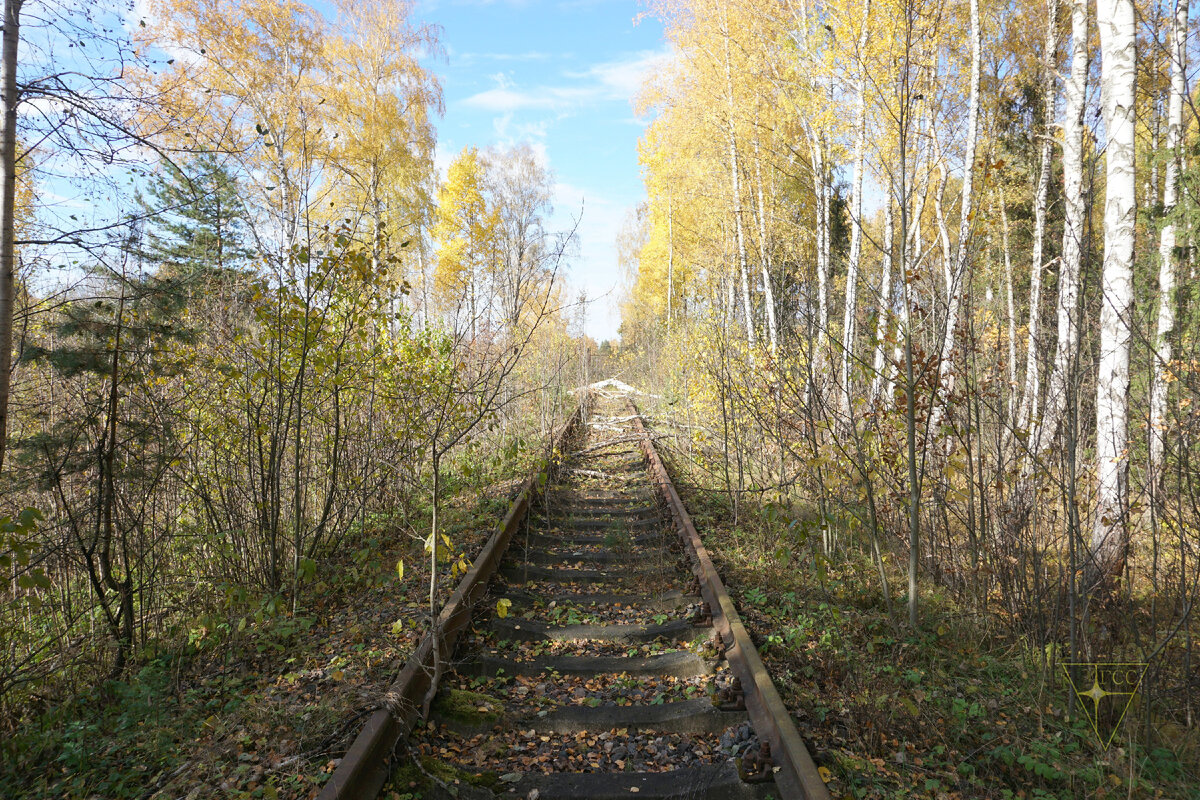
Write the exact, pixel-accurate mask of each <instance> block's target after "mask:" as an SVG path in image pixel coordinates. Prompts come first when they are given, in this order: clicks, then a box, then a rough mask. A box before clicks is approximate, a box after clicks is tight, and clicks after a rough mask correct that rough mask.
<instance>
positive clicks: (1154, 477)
mask: <svg viewBox="0 0 1200 800" xmlns="http://www.w3.org/2000/svg"><path fill="white" fill-rule="evenodd" d="M1187 30H1188V0H1176V5H1175V19H1174V22H1173V24H1172V26H1171V47H1170V55H1171V94H1170V98H1169V99H1168V101H1167V150H1168V151H1169V152H1170V154H1171V158H1170V160H1168V161H1167V168H1166V175H1165V178H1166V180H1165V181H1164V183H1163V213H1164V214H1168V215H1169V214H1170V213H1171V212H1172V211H1173V210H1174V208H1175V204H1176V203H1177V202H1178V200H1179V161H1180V150H1179V146H1180V144H1181V143H1182V141H1183V134H1184V117H1183V104H1184V98H1186V97H1187V96H1188V87H1187V72H1186V67H1187V61H1186V59H1187ZM1158 264H1159V266H1158V326H1157V330H1156V331H1155V340H1154V373H1153V377H1152V379H1151V383H1150V475H1149V476H1147V477H1148V481H1147V483H1148V484H1149V486H1150V488H1151V491H1152V492H1155V493H1157V488H1158V481H1159V477H1160V476H1161V474H1162V457H1163V449H1164V443H1165V438H1166V429H1167V418H1166V417H1167V414H1166V411H1167V370H1168V369H1169V365H1170V361H1171V332H1172V331H1173V330H1174V329H1175V223H1174V222H1173V221H1171V220H1170V219H1168V220H1167V222H1166V224H1165V225H1163V229H1162V232H1161V234H1160V235H1159V240H1158Z"/></svg>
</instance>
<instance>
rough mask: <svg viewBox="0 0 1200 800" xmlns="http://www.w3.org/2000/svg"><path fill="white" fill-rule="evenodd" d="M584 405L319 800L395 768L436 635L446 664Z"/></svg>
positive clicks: (346, 797) (367, 794) (340, 796)
mask: <svg viewBox="0 0 1200 800" xmlns="http://www.w3.org/2000/svg"><path fill="white" fill-rule="evenodd" d="M583 409H584V400H583V398H581V399H580V404H579V406H578V407H576V409H575V411H574V413H572V414H571V416H570V417H569V418H568V419H567V422H566V423H565V424H564V425H563V427H562V429H561V430H560V431H559V432H558V435H557V436H555V437H554V438H553V439H552V440H551V442H552V443H551V449H550V455H549V458H548V459H547V466H546V468H545V469H546V471H547V474H546V479H545V481H544V482H541V481H539V480H538V478H539V473H541V472H542V470H541V469H539V468H534V470H533V471H532V472H530V474H529V476H528V477H527V478H526V479H525V481H524V483H523V484H522V485H521V491H520V492H519V493H518V494H517V497H516V499H515V500H514V501H513V503H512V506H510V507H509V509H508V513H507V514H505V515H504V519H503V520H501V522H500V524H499V525H498V526H497V528H496V530H495V532H493V533H492V535H491V537H489V538H488V541H487V544H485V545H484V547H483V550H482V551H481V552H480V553H479V555H478V556H477V557H476V558H475V561H474V563H473V564H472V565H471V568H470V569H469V570H468V571H467V574H466V575H465V576H463V579H462V580H461V581H460V582H459V584H458V586H457V588H455V590H454V594H452V595H451V596H450V599H449V600H447V601H446V604H445V605H444V606H443V607H442V611H441V613H440V614H439V615H438V622H437V626H436V628H434V630H432V631H430V632H429V633H427V634H425V636H424V637H423V638H422V639H421V642H420V644H419V645H418V646H417V649H416V650H415V651H414V652H413V653H412V655H410V656H409V658H408V661H407V662H405V664H404V668H403V669H402V670H401V671H400V675H399V677H397V678H396V680H395V681H394V682H393V683H392V685H391V686H390V687H388V690H387V691H386V692H385V693H384V695H383V697H382V698H381V699H380V705H381V706H382V707H381V708H379V709H377V710H376V711H375V712H374V713H373V714H371V716H370V718H369V719H368V720H367V722H366V724H365V725H364V726H363V728H362V730H361V731H360V732H359V734H358V736H357V737H356V738H355V739H354V742H353V744H351V745H350V749H349V750H348V751H346V755H345V756H343V758H342V760H341V763H339V764H338V766H337V768H336V769H335V770H334V772H333V774H332V775H331V776H330V778H329V780H328V781H327V782H326V783H325V786H324V787H323V788H322V789H321V793H320V794H319V795H318V796H317V800H350V798H354V799H355V800H359V799H360V798H361V799H363V800H367V799H369V798H373V797H375V796H376V795H378V794H379V790H380V789H381V788H383V784H384V783H385V782H386V781H387V778H388V774H389V773H390V770H391V755H392V752H393V751H394V750H395V747H396V744H397V742H399V741H400V740H401V739H402V738H403V737H405V736H407V735H408V734H409V733H410V732H411V731H412V729H413V726H414V725H415V724H416V721H417V718H418V717H419V715H420V712H421V706H422V702H423V700H424V698H425V696H426V694H427V693H428V692H429V689H430V686H431V684H432V683H433V680H434V677H435V676H434V673H435V669H434V666H435V662H434V658H433V656H434V647H435V639H436V647H437V648H438V649H437V654H438V660H439V662H440V663H442V664H445V663H446V662H447V661H448V660H449V658H450V656H451V655H452V654H453V652H454V644H455V642H456V641H457V640H458V636H459V634H460V633H461V632H462V631H463V629H464V628H466V627H467V625H468V624H469V623H470V621H471V611H472V608H473V607H474V606H475V604H476V603H478V602H479V600H480V599H481V598H482V597H483V595H484V594H485V593H486V592H487V588H488V582H489V581H490V580H491V578H492V576H493V575H495V574H496V570H497V569H498V568H499V566H500V561H501V559H502V558H503V557H504V553H505V551H506V550H507V549H508V545H509V542H510V541H512V537H513V534H514V533H515V532H516V530H517V527H518V526H519V525H520V523H521V522H522V521H523V520H524V519H525V516H526V514H527V513H528V512H529V507H530V504H531V502H532V500H533V498H534V497H535V496H536V495H537V493H538V492H539V491H540V490H541V489H542V488H543V486H544V485H548V484H549V480H550V470H552V469H553V468H554V466H555V465H556V462H557V461H558V460H559V459H560V458H561V455H562V454H563V453H564V452H565V450H564V444H565V443H566V441H567V439H568V438H569V437H570V435H571V434H572V433H573V432H574V431H575V430H576V429H577V428H578V427H579V425H580V422H581V421H582V419H583ZM435 634H436V636H435Z"/></svg>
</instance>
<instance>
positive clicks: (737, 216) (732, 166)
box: [725, 27, 754, 348]
mask: <svg viewBox="0 0 1200 800" xmlns="http://www.w3.org/2000/svg"><path fill="white" fill-rule="evenodd" d="M725 87H726V90H727V91H728V93H729V94H728V96H729V121H728V122H729V131H728V137H729V186H730V191H731V192H733V224H734V228H735V231H734V233H735V236H736V241H737V258H738V272H739V274H740V275H741V279H742V313H744V314H745V315H746V341H747V342H749V343H750V347H751V348H753V347H754V314H753V312H752V309H751V305H750V278H749V276H748V275H747V274H746V233H745V230H744V229H743V226H742V189H741V176H740V175H739V171H738V153H737V133H736V130H735V125H734V114H735V111H736V108H735V104H734V99H733V70H732V67H731V65H730V62H729V29H728V27H726V29H725Z"/></svg>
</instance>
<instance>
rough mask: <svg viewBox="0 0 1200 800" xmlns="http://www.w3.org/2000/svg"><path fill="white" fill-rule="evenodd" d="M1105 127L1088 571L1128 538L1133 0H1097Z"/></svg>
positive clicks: (1102, 568)
mask: <svg viewBox="0 0 1200 800" xmlns="http://www.w3.org/2000/svg"><path fill="white" fill-rule="evenodd" d="M1096 20H1097V22H1098V23H1099V27H1100V53H1101V60H1102V63H1103V69H1102V72H1101V91H1102V106H1103V111H1104V127H1105V131H1106V139H1107V146H1106V148H1105V149H1106V158H1105V161H1106V164H1105V175H1106V184H1105V185H1106V189H1105V197H1104V267H1103V271H1102V273H1101V278H1100V285H1101V304H1100V305H1101V308H1100V361H1099V365H1098V370H1097V374H1096V509H1095V518H1094V524H1093V528H1092V542H1091V557H1092V563H1091V567H1092V576H1093V577H1094V578H1110V577H1113V576H1115V575H1118V574H1120V572H1121V571H1122V570H1123V569H1124V565H1125V553H1126V548H1127V546H1128V539H1127V528H1126V521H1125V512H1126V509H1127V500H1128V472H1129V455H1128V452H1127V447H1128V435H1129V431H1128V412H1129V408H1128V403H1129V396H1128V393H1129V349H1130V340H1131V338H1132V331H1131V322H1132V320H1131V318H1130V314H1131V312H1132V310H1133V249H1134V236H1135V225H1136V222H1137V218H1136V217H1137V199H1136V198H1137V180H1136V174H1135V160H1134V157H1135V150H1134V140H1135V135H1136V126H1135V113H1136V106H1135V89H1136V83H1137V73H1136V68H1137V49H1136V47H1137V45H1136V42H1137V23H1136V20H1135V17H1134V5H1133V0H1097V3H1096Z"/></svg>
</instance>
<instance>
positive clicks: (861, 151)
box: [840, 0, 871, 420]
mask: <svg viewBox="0 0 1200 800" xmlns="http://www.w3.org/2000/svg"><path fill="white" fill-rule="evenodd" d="M870 16H871V0H863V18H862V23H861V24H862V32H861V33H860V34H859V37H858V52H859V57H860V60H859V66H858V80H857V82H856V85H855V87H854V88H855V109H854V111H855V118H854V128H855V139H854V176H853V178H852V179H851V181H852V182H851V187H850V191H851V197H850V217H851V225H852V227H851V229H850V257H849V258H848V259H847V262H846V308H845V313H844V314H843V315H842V370H841V380H840V383H841V393H842V418H843V419H846V420H849V418H850V405H851V404H850V356H851V354H852V353H853V352H854V339H855V335H856V333H857V331H856V330H855V328H856V324H857V318H856V316H855V314H856V312H857V311H858V265H859V261H860V259H861V258H862V236H863V231H862V207H863V202H862V185H863V166H864V162H865V160H866V148H867V79H866V74H865V73H866V69H865V67H864V66H863V63H862V60H861V59H862V55H863V52H864V51H865V50H866V49H867V31H868V30H869V29H870V28H869V23H870Z"/></svg>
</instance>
